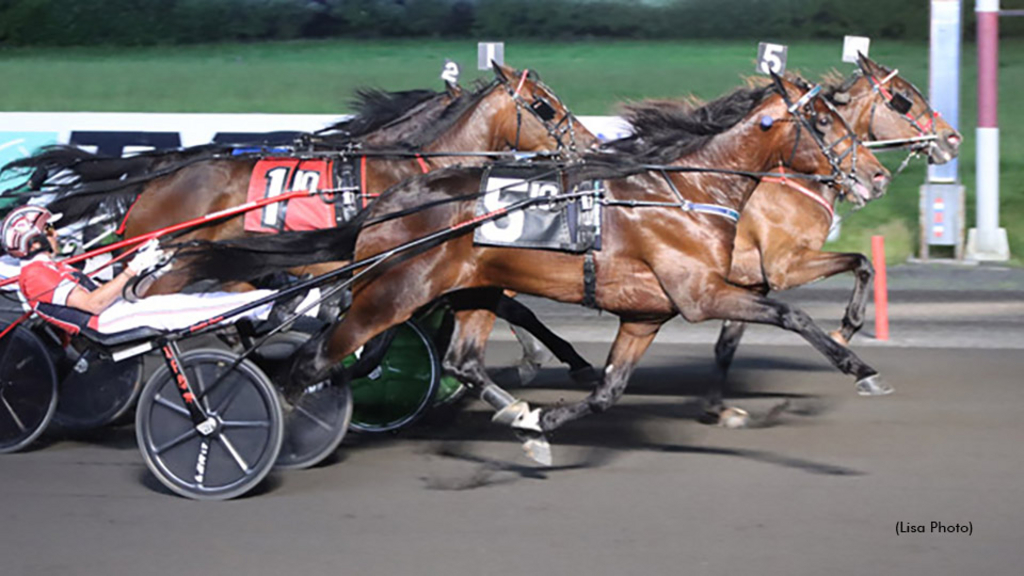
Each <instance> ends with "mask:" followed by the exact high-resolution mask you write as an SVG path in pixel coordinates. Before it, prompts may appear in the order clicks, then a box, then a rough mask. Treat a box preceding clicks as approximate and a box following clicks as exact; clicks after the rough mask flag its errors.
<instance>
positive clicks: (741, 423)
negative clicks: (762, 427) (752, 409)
mask: <svg viewBox="0 0 1024 576" xmlns="http://www.w3.org/2000/svg"><path fill="white" fill-rule="evenodd" d="M718 425H719V426H721V427H722V428H730V429H736V428H746V427H747V426H749V425H750V413H749V412H747V411H746V410H744V409H742V408H732V407H729V408H726V409H725V410H722V411H721V412H720V413H719V414H718Z"/></svg>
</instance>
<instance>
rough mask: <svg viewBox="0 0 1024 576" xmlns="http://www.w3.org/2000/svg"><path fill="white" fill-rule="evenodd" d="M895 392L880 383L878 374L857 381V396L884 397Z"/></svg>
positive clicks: (883, 383)
mask: <svg viewBox="0 0 1024 576" xmlns="http://www.w3.org/2000/svg"><path fill="white" fill-rule="evenodd" d="M894 391H895V390H894V389H893V387H892V386H889V385H888V384H886V383H885V382H883V381H882V377H881V376H879V375H878V374H872V375H871V376H868V377H866V378H861V379H860V380H858V381H857V394H859V395H861V396H886V395H888V394H892V393H893V392H894Z"/></svg>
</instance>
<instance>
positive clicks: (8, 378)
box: [0, 322, 57, 454]
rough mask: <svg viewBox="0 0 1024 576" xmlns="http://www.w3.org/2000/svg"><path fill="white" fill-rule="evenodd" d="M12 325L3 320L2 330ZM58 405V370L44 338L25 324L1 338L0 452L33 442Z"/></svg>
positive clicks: (11, 450) (0, 324)
mask: <svg viewBox="0 0 1024 576" xmlns="http://www.w3.org/2000/svg"><path fill="white" fill-rule="evenodd" d="M8 326H10V324H9V323H7V322H0V331H3V330H6V329H7V327H8ZM56 407H57V371H56V369H55V368H54V365H53V360H52V359H51V356H50V353H49V351H48V350H47V348H46V345H45V344H43V342H42V340H40V338H39V337H38V336H36V335H35V334H34V333H33V332H32V331H31V330H29V329H28V328H25V327H24V326H17V327H15V328H14V330H11V331H10V332H8V333H7V334H5V335H4V337H3V338H2V339H0V454H3V453H7V452H15V451H17V450H21V449H22V448H24V447H26V446H28V445H29V444H31V443H32V442H33V441H34V440H35V439H36V438H38V437H39V435H40V434H42V433H43V431H44V430H46V426H47V425H48V424H49V423H50V419H51V418H53V412H54V409H55V408H56Z"/></svg>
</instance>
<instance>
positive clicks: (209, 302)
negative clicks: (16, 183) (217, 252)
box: [0, 206, 274, 334]
mask: <svg viewBox="0 0 1024 576" xmlns="http://www.w3.org/2000/svg"><path fill="white" fill-rule="evenodd" d="M59 218H60V214H53V213H51V212H50V211H49V210H47V209H46V208H43V207H41V206H22V207H20V208H17V209H15V210H13V211H12V212H11V213H10V214H8V215H7V218H5V219H4V221H3V225H2V226H0V242H2V244H3V247H4V250H6V251H7V253H8V254H10V255H11V256H14V257H15V258H18V259H20V260H21V262H22V265H21V274H20V276H19V278H18V286H19V288H20V289H21V293H22V294H23V295H24V297H25V299H26V300H27V301H28V304H29V306H30V307H31V308H32V310H33V311H34V312H35V313H37V314H39V316H41V317H42V318H43V319H45V320H47V321H48V322H50V323H52V324H55V325H57V326H60V327H61V328H63V329H64V330H65V331H67V332H69V333H70V334H77V333H78V332H79V331H80V330H81V329H82V328H85V327H88V328H91V329H93V330H96V331H97V332H102V333H113V332H120V331H123V330H129V329H132V328H139V327H143V326H147V327H150V328H156V329H159V330H174V329H178V328H185V327H188V326H191V325H192V324H195V323H197V322H201V321H203V320H208V319H210V318H215V317H217V316H220V315H222V314H224V313H226V312H229V311H230V310H232V309H234V308H238V307H239V306H242V305H244V304H248V303H250V302H253V301H255V300H258V299H260V298H263V297H265V296H268V295H270V294H273V293H274V292H273V291H271V290H255V291H252V292H244V293H231V292H213V293H207V294H172V295H164V296H151V297H149V298H144V299H142V300H139V301H138V302H128V301H125V300H123V299H121V293H122V291H123V290H124V287H125V285H126V284H127V283H128V281H129V280H131V279H132V278H134V277H135V276H138V275H139V274H142V273H144V272H146V271H148V270H151V269H153V268H155V267H157V266H158V265H159V264H160V263H161V258H162V257H163V255H164V253H163V251H162V250H161V249H160V247H159V244H158V243H157V241H156V239H153V240H151V241H149V242H148V243H147V244H146V245H145V246H143V247H142V249H141V250H139V252H138V254H136V255H135V256H134V257H133V258H132V259H131V261H129V262H128V265H127V266H125V268H124V270H123V271H122V272H121V273H120V274H118V275H117V276H115V277H114V278H113V279H112V280H111V281H109V282H107V283H105V284H103V285H98V284H97V283H96V282H94V281H93V280H92V279H91V278H89V277H88V276H86V275H85V274H83V273H82V272H80V271H78V270H77V269H75V268H73V267H71V266H70V265H68V264H65V263H64V262H62V261H60V260H57V259H55V255H56V254H57V253H58V252H59V250H58V244H57V233H56V231H55V230H54V227H53V222H55V221H57V220H58V219H59ZM270 309H271V304H267V305H264V306H260V307H257V308H254V309H253V310H250V311H248V312H246V313H244V314H241V315H239V317H248V318H256V319H260V320H265V319H266V318H267V316H268V315H269V312H270Z"/></svg>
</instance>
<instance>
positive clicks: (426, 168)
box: [363, 154, 430, 174]
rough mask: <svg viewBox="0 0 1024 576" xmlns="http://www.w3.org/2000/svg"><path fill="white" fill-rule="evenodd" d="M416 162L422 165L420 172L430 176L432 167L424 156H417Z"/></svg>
mask: <svg viewBox="0 0 1024 576" xmlns="http://www.w3.org/2000/svg"><path fill="white" fill-rule="evenodd" d="M363 158H366V156H363ZM416 161H417V162H419V163H420V170H422V171H423V173H424V174H428V173H429V172H430V165H429V164H427V161H426V160H424V159H423V156H421V155H420V154H417V155H416Z"/></svg>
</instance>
